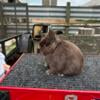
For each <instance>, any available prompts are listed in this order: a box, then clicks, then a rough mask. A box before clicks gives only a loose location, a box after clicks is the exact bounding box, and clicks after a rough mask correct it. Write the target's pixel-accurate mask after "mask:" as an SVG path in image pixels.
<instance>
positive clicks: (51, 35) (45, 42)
mask: <svg viewBox="0 0 100 100" xmlns="http://www.w3.org/2000/svg"><path fill="white" fill-rule="evenodd" d="M54 41H56V35H55V32H54V31H52V30H49V32H48V34H46V36H44V38H42V39H41V41H40V47H44V46H46V47H47V46H49V45H51V44H52V43H53V42H54Z"/></svg>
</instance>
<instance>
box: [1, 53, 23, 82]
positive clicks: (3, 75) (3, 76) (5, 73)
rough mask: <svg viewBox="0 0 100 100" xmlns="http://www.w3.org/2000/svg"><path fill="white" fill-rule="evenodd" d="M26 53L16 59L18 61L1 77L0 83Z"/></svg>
mask: <svg viewBox="0 0 100 100" xmlns="http://www.w3.org/2000/svg"><path fill="white" fill-rule="evenodd" d="M23 55H24V54H22V55H21V57H20V58H19V59H18V60H17V61H16V63H15V64H14V65H13V66H12V67H11V68H10V69H9V70H8V71H7V72H6V73H5V74H4V75H3V76H2V77H1V78H0V83H2V82H3V80H4V79H5V78H6V77H7V76H8V74H9V73H10V72H11V71H12V70H13V69H14V67H15V66H16V64H17V63H18V62H19V61H20V59H21V58H22V57H23Z"/></svg>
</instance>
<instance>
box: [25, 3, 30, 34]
mask: <svg viewBox="0 0 100 100" xmlns="http://www.w3.org/2000/svg"><path fill="white" fill-rule="evenodd" d="M28 14H29V9H28V4H26V17H27V32H28V33H29V32H30V30H29V15H28Z"/></svg>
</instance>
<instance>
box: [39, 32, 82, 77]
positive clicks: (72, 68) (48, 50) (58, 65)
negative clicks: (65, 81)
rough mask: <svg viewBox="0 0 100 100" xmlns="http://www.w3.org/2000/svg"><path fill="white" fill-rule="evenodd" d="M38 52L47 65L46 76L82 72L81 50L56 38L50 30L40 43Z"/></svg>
mask: <svg viewBox="0 0 100 100" xmlns="http://www.w3.org/2000/svg"><path fill="white" fill-rule="evenodd" d="M40 51H41V52H42V53H43V54H44V56H45V59H46V62H47V64H48V65H49V69H48V70H47V73H48V74H65V75H75V74H79V73H80V72H81V71H82V68H83V63H84V58H83V54H82V52H81V50H80V49H79V48H78V47H77V46H76V45H75V44H73V43H72V42H69V41H67V40H62V39H60V38H58V37H57V35H56V34H55V32H53V31H52V30H50V31H49V33H48V34H47V35H46V36H45V37H44V38H43V39H42V40H41V41H40Z"/></svg>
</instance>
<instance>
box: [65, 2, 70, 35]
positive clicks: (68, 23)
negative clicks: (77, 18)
mask: <svg viewBox="0 0 100 100" xmlns="http://www.w3.org/2000/svg"><path fill="white" fill-rule="evenodd" d="M65 20H66V31H65V32H66V34H68V33H69V32H68V31H69V25H70V2H67V4H66V19H65Z"/></svg>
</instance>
